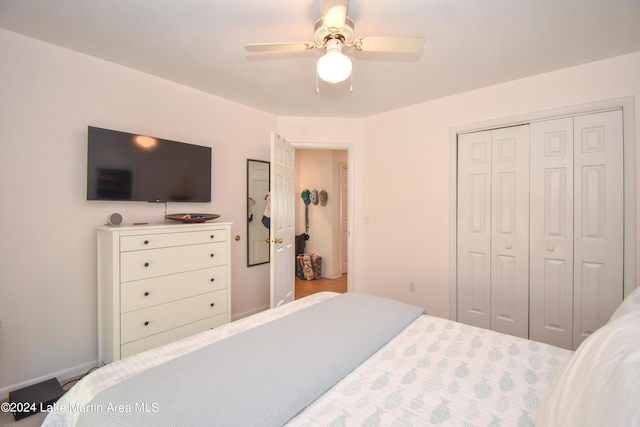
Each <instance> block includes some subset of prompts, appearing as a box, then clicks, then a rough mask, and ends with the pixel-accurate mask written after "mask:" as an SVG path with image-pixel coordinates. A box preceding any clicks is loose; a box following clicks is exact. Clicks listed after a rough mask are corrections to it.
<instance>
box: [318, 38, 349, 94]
mask: <svg viewBox="0 0 640 427" xmlns="http://www.w3.org/2000/svg"><path fill="white" fill-rule="evenodd" d="M351 68H352V64H351V60H350V59H349V57H348V56H346V55H344V54H343V53H342V41H340V40H339V39H331V40H329V41H328V42H327V54H326V55H324V56H323V57H322V58H320V59H319V60H318V77H320V78H321V79H322V80H324V81H325V82H328V83H340V82H342V81H344V80H346V79H348V78H349V76H350V75H351Z"/></svg>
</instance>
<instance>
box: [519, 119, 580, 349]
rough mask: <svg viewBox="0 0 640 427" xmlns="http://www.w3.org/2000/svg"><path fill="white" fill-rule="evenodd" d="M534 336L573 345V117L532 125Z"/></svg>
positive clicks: (532, 299)
mask: <svg viewBox="0 0 640 427" xmlns="http://www.w3.org/2000/svg"><path fill="white" fill-rule="evenodd" d="M530 154H531V163H530V174H531V176H530V178H531V189H530V201H531V219H530V239H531V246H530V248H531V257H530V262H531V270H530V285H529V286H530V298H531V301H530V334H529V336H530V338H531V339H533V340H536V341H542V342H546V343H550V344H553V345H556V346H558V347H563V348H572V338H573V332H572V331H573V315H572V312H573V119H572V118H564V119H555V120H548V121H543V122H536V123H532V124H531V149H530Z"/></svg>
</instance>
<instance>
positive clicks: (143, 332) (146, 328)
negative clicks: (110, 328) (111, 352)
mask: <svg viewBox="0 0 640 427" xmlns="http://www.w3.org/2000/svg"><path fill="white" fill-rule="evenodd" d="M226 311H227V290H226V289H225V290H220V291H215V292H210V293H208V294H203V295H197V296H194V297H190V298H185V299H181V300H177V301H173V302H170V303H167V304H161V305H156V306H153V307H149V308H145V309H142V310H136V311H131V312H129V313H123V314H122V315H121V318H120V327H121V330H120V336H121V343H122V344H126V343H128V342H131V341H135V340H138V339H141V338H144V337H148V336H151V335H155V334H158V333H160V332H164V331H167V330H169V329H173V328H177V327H179V326H183V325H186V324H188V323H192V322H195V321H198V320H202V319H204V318H207V317H211V316H215V315H217V314H221V313H225V312H226Z"/></svg>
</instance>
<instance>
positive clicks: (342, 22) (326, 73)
mask: <svg viewBox="0 0 640 427" xmlns="http://www.w3.org/2000/svg"><path fill="white" fill-rule="evenodd" d="M348 3H349V1H348V0H322V18H320V19H319V20H318V21H317V22H316V23H315V26H314V34H315V35H314V41H313V42H290V43H258V44H247V45H245V49H246V50H248V51H249V52H266V51H283V50H285V51H296V50H309V49H326V50H327V53H326V55H324V56H323V57H321V58H320V59H319V60H318V66H317V70H318V77H319V78H321V79H322V80H324V81H326V82H329V83H339V82H341V81H344V80H346V79H347V78H349V76H350V75H351V69H352V64H351V60H350V59H349V58H348V57H347V56H346V55H344V54H343V53H342V49H343V48H345V47H353V48H355V49H356V50H358V51H362V52H391V53H415V52H419V51H420V49H422V45H423V44H424V39H423V38H422V37H387V36H360V37H356V36H355V32H354V24H353V21H352V20H351V19H350V18H349V17H347V6H348ZM316 92H318V89H316Z"/></svg>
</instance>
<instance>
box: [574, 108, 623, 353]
mask: <svg viewBox="0 0 640 427" xmlns="http://www.w3.org/2000/svg"><path fill="white" fill-rule="evenodd" d="M574 132H575V141H576V143H575V181H576V182H575V209H576V215H575V268H574V271H575V285H574V288H575V290H574V340H573V345H574V348H577V346H578V345H579V344H580V343H581V342H582V341H583V340H584V339H585V338H586V337H588V336H589V335H590V334H591V333H593V332H594V331H595V330H596V329H597V328H599V327H600V326H602V325H604V324H605V323H606V322H607V320H608V319H609V317H611V314H613V312H614V310H615V309H616V307H617V306H618V305H619V304H620V302H621V301H622V298H623V292H624V291H623V281H624V277H623V274H624V269H623V267H624V266H623V261H624V253H623V248H624V229H623V226H624V211H623V207H624V175H623V173H624V172H623V134H622V112H621V111H609V112H603V113H595V114H589V115H583V116H578V117H576V118H575V129H574Z"/></svg>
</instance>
